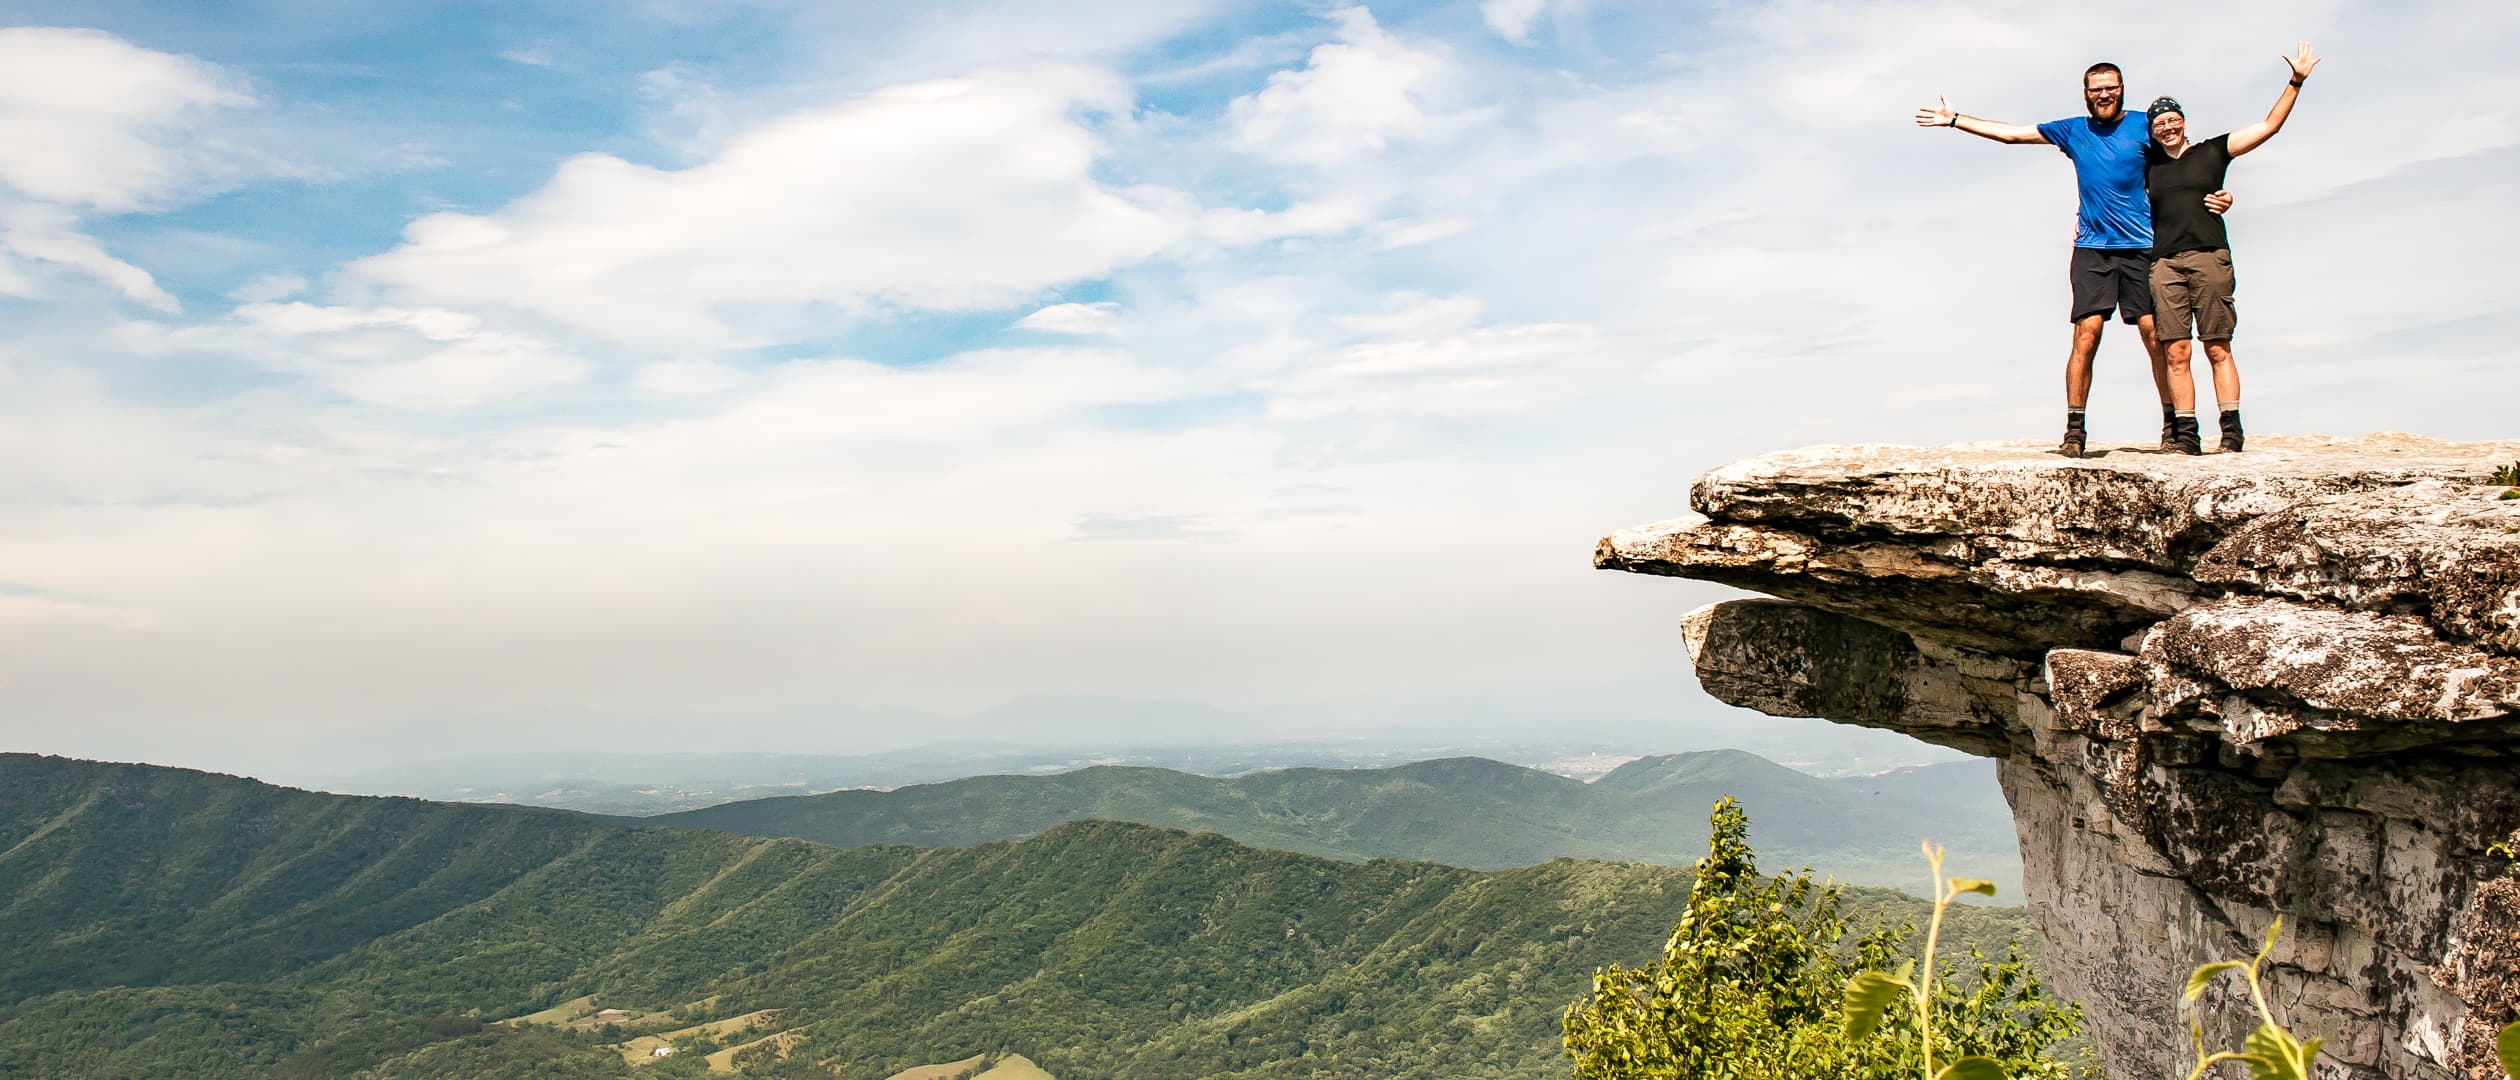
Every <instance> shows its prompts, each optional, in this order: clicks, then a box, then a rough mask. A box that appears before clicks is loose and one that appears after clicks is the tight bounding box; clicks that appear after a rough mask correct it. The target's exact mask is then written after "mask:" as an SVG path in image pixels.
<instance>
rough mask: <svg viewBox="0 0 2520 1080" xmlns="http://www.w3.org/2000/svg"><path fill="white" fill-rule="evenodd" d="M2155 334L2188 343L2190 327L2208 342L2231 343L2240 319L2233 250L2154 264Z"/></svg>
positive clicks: (2187, 254) (2188, 255) (2190, 254)
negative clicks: (2235, 302)
mask: <svg viewBox="0 0 2520 1080" xmlns="http://www.w3.org/2000/svg"><path fill="white" fill-rule="evenodd" d="M2152 292H2153V331H2154V333H2156V334H2158V335H2160V337H2161V340H2163V341H2186V340H2187V339H2188V328H2189V326H2190V324H2194V326H2195V336H2197V337H2199V338H2202V339H2204V340H2206V341H2229V340H2231V331H2232V329H2233V328H2234V327H2236V326H2238V325H2239V323H2240V316H2239V314H2238V313H2237V312H2234V311H2233V310H2232V309H2231V294H2232V279H2231V249H2230V248H2216V249H2214V250H2212V251H2182V252H2180V253H2178V254H2176V255H2172V256H2169V257H2167V258H2161V259H2155V260H2153V264H2152Z"/></svg>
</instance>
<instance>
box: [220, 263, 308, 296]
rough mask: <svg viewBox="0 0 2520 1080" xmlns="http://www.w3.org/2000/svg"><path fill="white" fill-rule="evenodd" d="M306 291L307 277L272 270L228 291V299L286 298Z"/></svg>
mask: <svg viewBox="0 0 2520 1080" xmlns="http://www.w3.org/2000/svg"><path fill="white" fill-rule="evenodd" d="M305 291H306V279H305V278H303V277H299V276H298V275H296V274H284V273H279V272H276V271H275V272H272V273H266V274H256V275H254V277H253V279H252V280H250V281H247V282H246V283H245V284H243V285H239V286H237V287H236V288H234V289H232V290H230V291H229V292H228V299H230V300H234V301H237V302H239V303H246V304H258V303H265V302H268V301H272V300H286V299H288V298H290V297H292V296H296V295H297V294H299V293H302V292H305Z"/></svg>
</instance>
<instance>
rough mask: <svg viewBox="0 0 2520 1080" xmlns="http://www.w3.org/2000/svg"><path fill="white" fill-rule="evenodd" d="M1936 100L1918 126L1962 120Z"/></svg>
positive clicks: (1944, 99) (1943, 100)
mask: <svg viewBox="0 0 2520 1080" xmlns="http://www.w3.org/2000/svg"><path fill="white" fill-rule="evenodd" d="M2306 47H2307V46H2305V48H2306ZM1934 100H1935V101H1937V102H1939V103H1940V104H1936V105H1927V106H1925V107H1924V108H1921V109H1918V110H1916V126H1918V127H1950V126H1951V125H1952V122H1953V121H1955V120H1957V119H1959V118H1960V113H1959V111H1958V110H1956V109H1953V108H1952V107H1951V99H1950V98H1947V97H1943V96H1941V95H1939V94H1938V95H1935V97H1934Z"/></svg>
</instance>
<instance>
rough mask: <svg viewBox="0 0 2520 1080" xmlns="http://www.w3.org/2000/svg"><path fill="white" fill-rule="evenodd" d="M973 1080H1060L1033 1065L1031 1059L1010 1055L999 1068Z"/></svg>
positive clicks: (1000, 1063) (1019, 1055)
mask: <svg viewBox="0 0 2520 1080" xmlns="http://www.w3.org/2000/svg"><path fill="white" fill-rule="evenodd" d="M972 1080H1058V1078H1057V1077H1054V1076H1052V1075H1050V1074H1049V1073H1047V1072H1044V1071H1042V1068H1041V1066H1039V1065H1035V1064H1033V1061H1032V1059H1031V1058H1028V1057H1025V1056H1024V1055H1022V1054H1008V1055H1006V1059H1005V1060H1004V1061H1000V1062H998V1063H997V1067H995V1068H993V1069H990V1070H989V1071H987V1072H984V1073H981V1074H980V1075H978V1076H976V1077H973V1078H972Z"/></svg>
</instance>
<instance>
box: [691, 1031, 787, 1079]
mask: <svg viewBox="0 0 2520 1080" xmlns="http://www.w3.org/2000/svg"><path fill="white" fill-rule="evenodd" d="M803 1041H805V1033H804V1032H802V1031H782V1032H779V1033H778V1034H776V1035H769V1036H764V1037H762V1038H758V1039H754V1040H753V1041H751V1042H748V1043H745V1044H743V1045H741V1046H730V1047H727V1048H726V1049H724V1050H720V1051H718V1052H717V1053H714V1054H711V1055H709V1056H708V1058H707V1059H706V1060H707V1061H708V1063H709V1071H710V1072H713V1073H731V1072H734V1071H736V1070H735V1056H736V1055H737V1054H741V1053H744V1052H746V1051H749V1050H752V1049H753V1048H755V1047H764V1048H767V1051H768V1052H769V1053H772V1054H775V1055H777V1056H778V1058H779V1060H781V1061H785V1060H787V1056H788V1051H790V1050H794V1049H796V1044H798V1043H800V1042H803Z"/></svg>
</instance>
